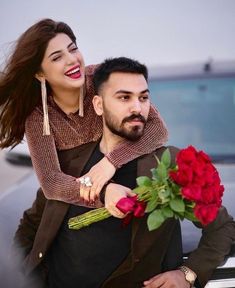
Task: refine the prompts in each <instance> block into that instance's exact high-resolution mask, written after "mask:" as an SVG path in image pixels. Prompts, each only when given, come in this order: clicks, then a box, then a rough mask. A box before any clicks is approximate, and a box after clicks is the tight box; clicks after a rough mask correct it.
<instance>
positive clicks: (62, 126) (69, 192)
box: [25, 65, 167, 204]
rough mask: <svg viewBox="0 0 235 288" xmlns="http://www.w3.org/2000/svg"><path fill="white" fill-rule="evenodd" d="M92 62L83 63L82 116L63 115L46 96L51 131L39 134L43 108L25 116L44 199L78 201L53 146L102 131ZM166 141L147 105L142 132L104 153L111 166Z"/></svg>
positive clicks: (95, 136)
mask: <svg viewBox="0 0 235 288" xmlns="http://www.w3.org/2000/svg"><path fill="white" fill-rule="evenodd" d="M95 67H96V66H95V65H91V66H88V67H86V82H85V90H86V94H85V98H84V117H80V116H79V113H78V112H76V113H71V114H69V115H66V114H65V113H64V112H63V111H62V110H61V109H60V108H59V107H58V106H57V104H56V103H55V102H54V101H53V98H52V97H48V114H49V122H50V130H51V135H49V136H43V112H42V107H41V106H38V107H36V108H35V109H34V111H33V112H32V113H31V115H30V116H29V117H28V118H27V121H26V127H25V133H26V138H27V142H28V146H29V150H30V154H31V158H32V162H33V166H34V169H35V171H36V174H37V177H38V179H39V182H40V185H41V187H42V189H43V192H44V194H45V196H46V198H48V199H54V200H60V201H64V202H67V203H73V204H79V183H78V182H76V181H75V180H76V178H74V177H72V176H69V175H66V174H64V173H62V172H61V169H60V164H59V160H58V156H57V150H67V149H70V148H74V147H76V146H80V145H82V144H84V143H88V142H92V141H97V140H98V139H99V138H100V137H101V134H102V118H101V117H100V116H97V115H96V113H95V111H94V109H93V105H92V97H93V95H94V88H93V83H92V75H93V73H94V69H95ZM166 141H167V129H166V127H165V125H164V122H163V120H162V119H161V117H160V115H159V113H158V111H157V110H156V109H155V108H154V107H153V106H151V109H150V114H149V118H148V122H147V125H146V128H145V133H144V136H143V137H141V139H140V140H138V141H137V142H129V141H126V142H125V143H123V144H121V145H120V146H119V147H117V149H115V150H114V151H113V152H111V153H109V154H108V155H106V157H107V158H108V159H109V161H110V162H111V163H112V164H113V165H114V166H115V167H120V166H122V165H123V164H125V163H127V162H129V161H130V160H133V159H135V158H137V157H139V156H140V155H144V154H147V153H150V152H152V151H154V150H155V149H156V148H158V147H160V146H162V145H163V144H164V143H165V142H166Z"/></svg>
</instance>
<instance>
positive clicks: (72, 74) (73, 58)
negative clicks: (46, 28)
mask: <svg viewBox="0 0 235 288" xmlns="http://www.w3.org/2000/svg"><path fill="white" fill-rule="evenodd" d="M41 71H42V72H41V73H40V74H42V76H44V77H45V79H46V80H47V82H48V83H49V84H50V87H51V89H52V91H53V92H54V93H55V94H56V93H60V92H63V91H70V90H71V91H73V90H75V89H78V88H79V87H81V86H82V85H83V84H84V80H85V64H84V60H83V57H82V54H81V53H80V51H79V50H78V48H77V46H76V44H75V43H74V42H73V41H72V40H71V39H70V38H69V36H68V35H66V34H64V33H59V34H57V35H56V36H55V37H54V38H52V39H51V40H50V41H49V43H48V46H47V49H46V51H45V54H44V57H43V60H42V64H41Z"/></svg>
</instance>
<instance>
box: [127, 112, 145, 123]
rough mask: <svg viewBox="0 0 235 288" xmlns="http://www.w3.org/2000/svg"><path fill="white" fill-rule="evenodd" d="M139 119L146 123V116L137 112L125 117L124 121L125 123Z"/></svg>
mask: <svg viewBox="0 0 235 288" xmlns="http://www.w3.org/2000/svg"><path fill="white" fill-rule="evenodd" d="M137 119H138V120H139V121H141V122H143V123H144V124H145V123H146V119H145V118H144V116H142V115H140V114H138V115H135V114H132V115H131V116H128V117H126V118H124V119H123V120H122V123H123V124H124V123H125V122H129V121H132V120H137Z"/></svg>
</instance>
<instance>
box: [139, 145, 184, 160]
mask: <svg viewBox="0 0 235 288" xmlns="http://www.w3.org/2000/svg"><path fill="white" fill-rule="evenodd" d="M166 149H168V150H169V152H170V155H171V158H172V159H175V157H176V154H177V153H178V152H179V150H180V149H179V148H177V147H175V146H161V147H159V148H157V149H156V150H154V151H153V152H151V153H149V154H145V155H143V156H141V157H140V158H143V159H147V158H152V157H154V158H155V157H157V158H158V159H160V158H161V156H162V154H163V152H164V151H165V150H166Z"/></svg>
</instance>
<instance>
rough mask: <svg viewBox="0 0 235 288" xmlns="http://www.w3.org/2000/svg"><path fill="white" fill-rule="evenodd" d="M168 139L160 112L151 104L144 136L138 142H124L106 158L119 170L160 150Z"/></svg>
mask: <svg viewBox="0 0 235 288" xmlns="http://www.w3.org/2000/svg"><path fill="white" fill-rule="evenodd" d="M167 139H168V131H167V128H166V125H165V123H164V121H163V119H162V117H161V115H160V113H159V112H158V110H157V109H156V108H155V107H154V106H153V105H152V104H151V107H150V112H149V117H148V121H147V123H146V127H145V129H144V135H143V136H142V137H141V138H140V139H139V140H138V141H135V142H132V141H125V142H123V143H122V144H120V145H119V146H118V147H117V148H116V149H115V150H113V151H112V152H110V153H109V154H107V155H106V157H107V158H108V160H109V161H110V162H111V163H112V164H113V165H114V166H115V167H116V168H119V167H121V166H122V165H123V164H126V163H127V162H129V161H131V160H133V159H135V158H138V157H139V156H141V155H145V154H149V153H151V152H153V151H155V150H156V149H157V148H160V147H161V146H163V145H164V144H165V143H166V141H167Z"/></svg>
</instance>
